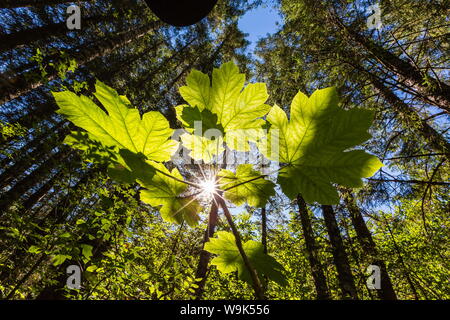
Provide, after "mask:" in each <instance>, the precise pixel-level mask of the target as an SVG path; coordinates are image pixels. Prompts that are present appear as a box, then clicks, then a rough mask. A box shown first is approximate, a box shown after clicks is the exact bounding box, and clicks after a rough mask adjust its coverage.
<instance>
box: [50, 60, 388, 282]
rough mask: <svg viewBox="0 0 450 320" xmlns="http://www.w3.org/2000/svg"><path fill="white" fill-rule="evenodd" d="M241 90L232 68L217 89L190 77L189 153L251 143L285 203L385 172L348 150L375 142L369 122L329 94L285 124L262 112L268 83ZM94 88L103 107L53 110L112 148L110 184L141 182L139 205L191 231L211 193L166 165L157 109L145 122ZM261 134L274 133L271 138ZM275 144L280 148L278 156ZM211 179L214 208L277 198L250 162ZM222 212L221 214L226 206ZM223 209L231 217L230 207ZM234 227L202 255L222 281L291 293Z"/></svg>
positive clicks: (68, 100)
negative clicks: (227, 277) (225, 276)
mask: <svg viewBox="0 0 450 320" xmlns="http://www.w3.org/2000/svg"><path fill="white" fill-rule="evenodd" d="M244 83H245V77H244V75H243V74H240V73H239V70H238V68H237V66H236V65H235V64H234V63H232V62H229V63H225V64H223V65H222V66H221V67H220V68H218V69H214V71H213V74H212V81H210V79H209V77H208V76H207V75H206V74H203V73H202V72H200V71H196V70H194V71H192V72H191V73H190V75H189V76H188V77H187V86H184V87H181V88H180V93H181V95H182V96H183V98H184V99H185V100H186V101H187V102H188V103H189V105H180V106H178V107H176V110H177V117H178V119H179V120H180V122H181V123H182V124H183V125H184V126H185V128H186V130H187V133H185V134H183V135H182V136H181V141H182V144H183V146H184V147H185V148H187V149H190V150H191V153H190V155H191V157H192V158H193V159H194V160H202V161H204V163H207V164H210V163H212V162H213V160H215V161H217V159H218V158H219V156H220V154H222V153H223V152H224V151H225V150H226V149H229V150H236V151H250V144H249V143H250V142H253V143H255V144H256V145H258V146H259V149H260V150H261V152H262V154H264V155H265V156H266V157H267V158H268V159H271V160H277V161H279V162H280V163H281V167H280V169H279V176H278V183H279V184H280V185H281V187H282V189H283V191H284V192H285V194H286V195H287V196H289V197H291V198H293V197H295V196H296V195H297V194H299V193H301V194H303V195H304V196H305V198H306V199H307V201H309V202H319V203H322V204H330V203H335V202H336V201H337V199H338V197H337V191H336V189H335V187H333V186H331V184H330V182H336V183H339V184H341V185H343V186H347V187H360V186H362V182H361V178H364V177H370V176H371V175H373V174H374V173H375V172H376V171H377V170H378V169H379V168H380V167H381V162H380V161H379V160H378V158H376V157H375V156H371V155H369V154H367V153H365V152H364V151H361V150H355V151H348V152H344V151H345V150H347V149H349V148H351V147H354V146H356V145H358V144H359V143H361V142H364V141H365V140H367V139H368V138H369V137H370V136H369V134H368V133H367V130H368V128H369V126H370V123H371V121H372V117H373V114H372V113H371V112H370V111H365V110H359V109H354V110H349V111H345V110H342V109H340V108H339V106H338V98H337V94H336V91H335V90H334V89H333V88H328V89H322V90H318V91H316V92H315V93H314V94H313V95H312V96H311V97H310V98H308V97H307V96H305V95H304V94H302V93H300V92H299V93H298V94H297V95H296V97H295V98H294V100H293V102H292V105H291V113H290V115H291V120H290V121H288V119H287V116H286V114H285V113H284V111H282V109H280V107H278V106H276V105H275V106H273V107H270V106H269V105H267V104H265V102H266V100H267V99H268V94H267V90H266V86H265V85H264V84H262V83H256V84H248V85H247V86H245V88H244V89H243V87H244ZM95 87H96V92H95V93H94V96H95V98H96V99H97V100H98V101H99V102H100V103H101V104H102V106H103V108H104V109H102V108H100V107H99V106H97V105H96V104H95V103H94V101H93V100H92V99H91V98H89V97H87V96H84V95H81V96H78V95H76V94H75V93H72V92H70V91H61V92H53V95H54V97H55V100H56V102H57V104H58V106H59V109H58V110H57V112H58V113H59V114H61V115H63V116H65V117H66V118H67V119H68V120H70V121H71V122H72V123H74V124H75V125H76V126H78V127H80V128H82V129H84V130H85V131H86V132H87V135H88V138H89V140H92V141H94V142H95V143H100V144H101V145H102V146H103V147H104V148H109V150H110V151H111V152H112V153H113V155H114V156H113V157H111V158H110V159H109V160H110V161H109V162H110V163H109V174H110V175H111V177H112V178H114V179H115V180H118V181H120V182H122V183H128V184H129V183H133V182H137V183H138V184H139V185H140V186H141V187H142V188H143V189H142V190H141V191H140V199H141V200H142V201H143V202H145V203H147V204H149V205H151V206H152V207H154V208H159V212H160V213H161V217H162V218H163V219H164V220H165V221H167V222H175V223H179V224H182V223H185V222H186V223H187V224H188V225H190V226H195V225H196V224H197V223H198V221H200V216H199V213H201V212H202V211H203V209H202V207H201V204H200V202H199V200H198V198H196V196H195V194H194V195H193V192H192V190H199V192H200V193H204V192H205V190H202V187H201V183H199V182H195V181H193V182H192V181H186V180H185V179H184V177H183V176H182V175H181V173H180V172H179V170H178V169H177V168H173V169H172V170H168V169H167V168H166V166H165V165H164V163H167V162H169V161H170V159H171V157H172V156H173V155H174V153H175V152H176V151H177V150H178V147H179V143H178V142H177V141H174V140H172V139H171V135H172V133H173V129H171V128H170V127H169V122H168V121H167V120H166V119H165V117H164V116H163V115H162V114H161V113H160V112H157V111H150V112H147V113H144V114H143V116H142V117H141V115H140V113H139V111H138V110H137V109H135V108H133V107H132V106H131V104H130V102H129V100H128V99H127V98H126V97H124V96H121V95H119V94H117V92H116V91H115V90H113V89H112V88H110V87H108V86H106V85H105V84H103V83H102V82H99V81H98V82H97V84H96V86H95ZM105 111H106V112H105ZM265 116H267V123H266V120H264V119H263V118H264V117H265ZM197 121H202V124H203V127H202V129H216V128H215V127H216V126H218V127H219V128H220V129H219V131H220V132H221V133H223V134H224V136H223V138H222V137H219V138H213V137H208V136H207V135H202V134H201V133H199V132H196V131H197V130H195V122H197ZM264 126H270V130H269V132H268V134H266V132H265V131H264V129H263V127H264ZM77 135H80V134H79V133H73V134H72V135H71V136H69V138H67V139H66V140H65V142H66V143H69V144H71V145H72V146H73V147H76V148H81V149H82V150H84V151H86V149H88V148H89V147H86V146H83V144H80V143H79V142H80V139H78V140H76V139H74V137H76V136H77ZM275 139H276V143H274V141H273V140H275ZM74 142H77V143H74ZM273 146H277V147H278V150H273ZM274 155H276V156H277V157H276V158H274ZM215 172H216V177H214V179H215V180H217V181H218V182H217V185H216V186H215V187H214V188H215V190H213V193H214V199H213V200H214V201H216V198H215V197H216V196H218V197H222V194H223V196H224V198H225V199H226V200H228V201H230V202H231V203H233V204H234V205H238V206H239V205H242V204H244V203H247V204H248V205H250V206H254V207H263V206H265V204H266V203H267V201H268V199H269V197H270V196H272V195H274V187H275V184H274V183H273V182H271V181H270V180H268V179H267V176H265V175H262V174H261V173H260V172H258V171H256V170H254V169H253V167H252V165H251V164H245V165H244V164H241V165H239V166H238V167H237V169H236V171H235V172H232V171H230V170H226V169H222V170H220V171H219V168H217V165H216V168H215ZM216 205H220V206H221V207H223V206H224V202H220V201H219V204H217V203H216ZM223 209H224V210H225V212H227V211H228V209H227V208H226V207H223ZM227 218H228V217H227ZM228 219H231V217H230V218H228ZM230 223H232V222H230ZM230 226H231V228H232V230H233V234H231V233H227V232H220V233H218V238H212V239H210V241H209V242H208V243H206V244H205V250H207V251H209V252H211V253H214V254H218V256H217V257H216V258H215V259H214V260H213V261H212V264H214V265H217V267H218V270H220V271H222V272H224V273H228V272H231V271H234V270H238V274H239V277H240V279H242V280H245V281H247V282H249V283H253V285H254V286H255V287H258V286H259V284H257V283H255V281H257V280H255V278H253V275H252V273H255V272H256V273H255V274H257V275H258V276H259V277H260V281H262V279H263V278H261V277H262V275H265V276H266V277H268V278H269V279H272V280H274V281H275V282H277V283H278V284H280V285H286V284H287V282H286V280H285V278H284V275H283V267H282V266H281V265H280V264H279V263H278V262H276V261H275V260H274V259H273V258H272V257H271V256H269V255H267V254H266V253H264V251H263V247H262V245H261V244H260V243H258V242H255V241H247V242H245V243H244V244H241V243H240V240H238V239H237V238H236V237H239V235H238V234H236V232H237V231H236V230H235V229H234V228H233V225H230ZM89 248H90V247H86V246H84V247H82V248H81V250H82V254H83V255H84V257H85V259H87V256H89V255H90V251H89ZM242 250H243V251H244V252H245V253H243V252H242ZM67 258H70V256H67V255H58V256H57V259H56V262H55V263H57V264H61V263H63V262H64V261H65V260H66V259H67ZM247 259H248V262H247ZM253 268H254V269H253ZM255 290H256V291H258V290H257V288H256V289H255Z"/></svg>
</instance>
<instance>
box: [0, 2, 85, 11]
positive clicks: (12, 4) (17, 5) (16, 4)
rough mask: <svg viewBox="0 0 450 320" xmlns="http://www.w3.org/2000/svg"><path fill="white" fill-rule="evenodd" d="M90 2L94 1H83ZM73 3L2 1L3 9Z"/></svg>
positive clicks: (0, 5)
mask: <svg viewBox="0 0 450 320" xmlns="http://www.w3.org/2000/svg"><path fill="white" fill-rule="evenodd" d="M82 1H83V2H88V1H92V0H82ZM68 2H73V1H68V0H2V2H1V3H0V9H1V8H21V7H38V6H53V5H56V4H61V3H68Z"/></svg>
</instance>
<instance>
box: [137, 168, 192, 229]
mask: <svg viewBox="0 0 450 320" xmlns="http://www.w3.org/2000/svg"><path fill="white" fill-rule="evenodd" d="M149 164H150V165H151V167H154V168H155V169H156V170H157V171H156V173H155V174H154V175H151V173H150V174H147V175H143V174H139V175H137V176H138V179H137V181H138V183H139V184H140V185H142V186H143V187H144V188H145V190H142V191H141V192H140V195H141V200H142V201H144V202H145V203H148V204H149V205H151V206H153V207H159V206H161V208H160V210H159V211H160V213H161V216H162V217H163V219H164V220H166V221H168V222H175V223H181V222H183V221H186V222H187V223H188V224H189V225H190V226H194V225H196V224H197V223H198V220H199V219H200V218H199V215H198V214H199V213H200V212H201V206H200V204H199V203H198V201H197V200H196V199H195V198H193V197H192V196H184V195H183V193H184V192H186V191H187V189H188V186H187V185H186V184H184V183H182V182H180V181H177V180H175V179H173V178H171V177H170V176H172V177H175V178H177V179H179V180H183V177H182V175H181V174H180V172H179V171H178V169H176V168H175V169H173V170H172V171H169V170H168V169H167V168H166V167H165V166H164V165H163V164H161V163H156V162H151V163H149ZM139 168H140V169H136V170H141V169H142V165H140V166H139Z"/></svg>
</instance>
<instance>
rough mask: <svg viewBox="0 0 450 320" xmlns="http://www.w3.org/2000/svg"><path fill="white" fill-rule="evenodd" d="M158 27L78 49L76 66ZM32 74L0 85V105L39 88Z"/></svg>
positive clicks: (53, 75)
mask: <svg viewBox="0 0 450 320" xmlns="http://www.w3.org/2000/svg"><path fill="white" fill-rule="evenodd" d="M159 25H160V23H159V22H155V23H149V24H146V25H144V26H141V27H139V28H137V29H135V30H132V31H129V32H125V33H122V34H119V35H116V36H113V37H112V38H110V39H106V40H104V41H101V42H99V43H95V44H93V45H91V46H89V47H86V48H84V49H80V51H79V52H77V53H76V56H75V60H76V62H77V63H78V65H80V66H81V65H85V64H86V63H88V62H91V61H93V60H94V59H96V58H98V57H101V56H105V55H108V54H110V53H112V52H113V51H114V50H116V49H118V48H120V47H123V46H125V45H127V44H128V43H130V42H132V41H134V40H136V39H138V38H141V37H143V36H145V35H146V34H148V33H149V32H151V31H152V30H154V29H155V28H156V27H157V26H159ZM34 73H35V71H30V72H27V73H26V74H21V75H18V76H17V77H15V78H14V79H9V80H8V81H7V83H6V84H2V85H1V86H0V97H1V98H0V104H3V103H5V102H8V101H10V100H13V99H16V98H17V97H19V96H21V95H23V94H26V93H28V92H29V91H31V90H33V89H36V88H38V87H39V86H41V85H42V81H41V80H40V79H37V80H29V79H30V78H31V79H32V75H33V74H34ZM57 75H58V72H57V71H56V70H55V69H52V70H49V74H48V76H47V78H48V80H49V81H51V80H54V79H55V78H56V77H57Z"/></svg>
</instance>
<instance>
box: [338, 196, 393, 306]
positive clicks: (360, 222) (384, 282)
mask: <svg viewBox="0 0 450 320" xmlns="http://www.w3.org/2000/svg"><path fill="white" fill-rule="evenodd" d="M342 195H343V198H344V202H345V204H346V206H347V210H348V212H349V213H350V218H351V221H352V224H353V227H354V228H355V231H356V236H357V238H358V242H359V243H360V245H361V247H362V248H363V250H364V253H365V254H367V256H368V257H369V259H370V263H371V264H373V265H377V266H379V267H380V270H381V289H380V290H377V294H378V296H379V298H380V299H382V300H397V295H396V294H395V291H394V288H393V285H392V282H391V278H390V277H389V274H388V272H387V269H386V264H385V263H384V261H383V260H381V259H380V258H379V254H378V250H377V248H376V245H375V242H374V241H373V238H372V234H371V233H370V231H369V229H368V228H367V225H366V222H365V221H364V218H363V216H362V214H361V211H360V210H359V208H358V206H357V204H356V201H355V198H354V196H353V194H352V193H351V192H350V190H347V189H343V191H342Z"/></svg>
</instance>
